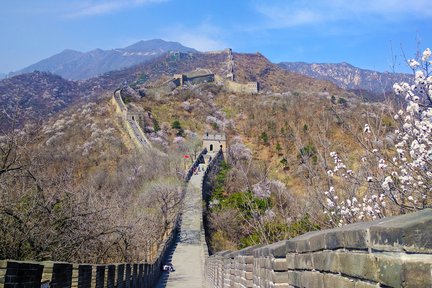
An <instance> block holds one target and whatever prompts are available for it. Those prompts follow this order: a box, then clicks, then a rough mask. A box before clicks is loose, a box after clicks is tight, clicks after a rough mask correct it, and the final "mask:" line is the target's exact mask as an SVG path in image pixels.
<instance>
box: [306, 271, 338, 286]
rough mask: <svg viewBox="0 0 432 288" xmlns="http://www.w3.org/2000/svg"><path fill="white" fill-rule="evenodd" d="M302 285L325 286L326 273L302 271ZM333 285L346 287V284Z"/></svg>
mask: <svg viewBox="0 0 432 288" xmlns="http://www.w3.org/2000/svg"><path fill="white" fill-rule="evenodd" d="M300 287H314V288H321V287H322V288H324V274H322V273H319V272H309V271H304V272H302V273H301V286H300ZM332 287H345V286H338V285H335V286H332Z"/></svg>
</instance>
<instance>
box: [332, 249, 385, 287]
mask: <svg viewBox="0 0 432 288" xmlns="http://www.w3.org/2000/svg"><path fill="white" fill-rule="evenodd" d="M338 262H339V269H338V270H339V271H337V272H340V273H342V274H345V275H349V276H352V277H356V278H360V279H367V280H373V281H378V279H379V273H378V264H377V259H376V257H375V256H374V255H370V254H366V253H350V252H348V253H343V252H342V253H338Z"/></svg>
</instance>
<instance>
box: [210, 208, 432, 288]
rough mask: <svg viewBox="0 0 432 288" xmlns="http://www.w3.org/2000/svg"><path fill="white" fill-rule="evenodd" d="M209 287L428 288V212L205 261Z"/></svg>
mask: <svg viewBox="0 0 432 288" xmlns="http://www.w3.org/2000/svg"><path fill="white" fill-rule="evenodd" d="M206 273H207V280H208V282H209V286H210V287H349V288H354V287H364V288H367V287H416V288H420V287H432V209H426V210H423V211H420V212H416V213H412V214H407V215H403V216H397V217H389V218H385V219H380V220H377V221H373V222H362V223H355V224H351V225H347V226H344V227H341V228H336V229H330V230H323V231H316V232H310V233H306V234H304V235H302V236H299V237H296V238H293V239H291V240H285V241H281V242H277V243H274V244H271V245H266V246H261V247H259V246H254V247H248V248H246V249H243V250H240V251H234V252H231V251H224V252H219V253H217V254H215V255H213V256H211V257H209V258H208V259H207V261H206Z"/></svg>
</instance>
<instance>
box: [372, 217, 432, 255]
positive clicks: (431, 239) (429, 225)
mask: <svg viewBox="0 0 432 288" xmlns="http://www.w3.org/2000/svg"><path fill="white" fill-rule="evenodd" d="M370 237H371V242H372V243H371V246H372V248H374V249H378V250H384V251H394V250H399V251H410V252H425V251H426V252H427V251H429V252H432V209H425V210H422V211H420V212H417V213H411V214H406V215H402V216H398V217H391V218H388V219H386V221H382V222H380V223H377V224H375V225H372V226H371V227H370Z"/></svg>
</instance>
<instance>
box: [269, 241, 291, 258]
mask: <svg viewBox="0 0 432 288" xmlns="http://www.w3.org/2000/svg"><path fill="white" fill-rule="evenodd" d="M268 248H269V250H268V252H269V253H270V254H269V255H272V256H273V257H275V258H284V257H285V255H286V254H287V253H288V249H287V241H280V242H277V243H274V244H271V245H269V246H268Z"/></svg>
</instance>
